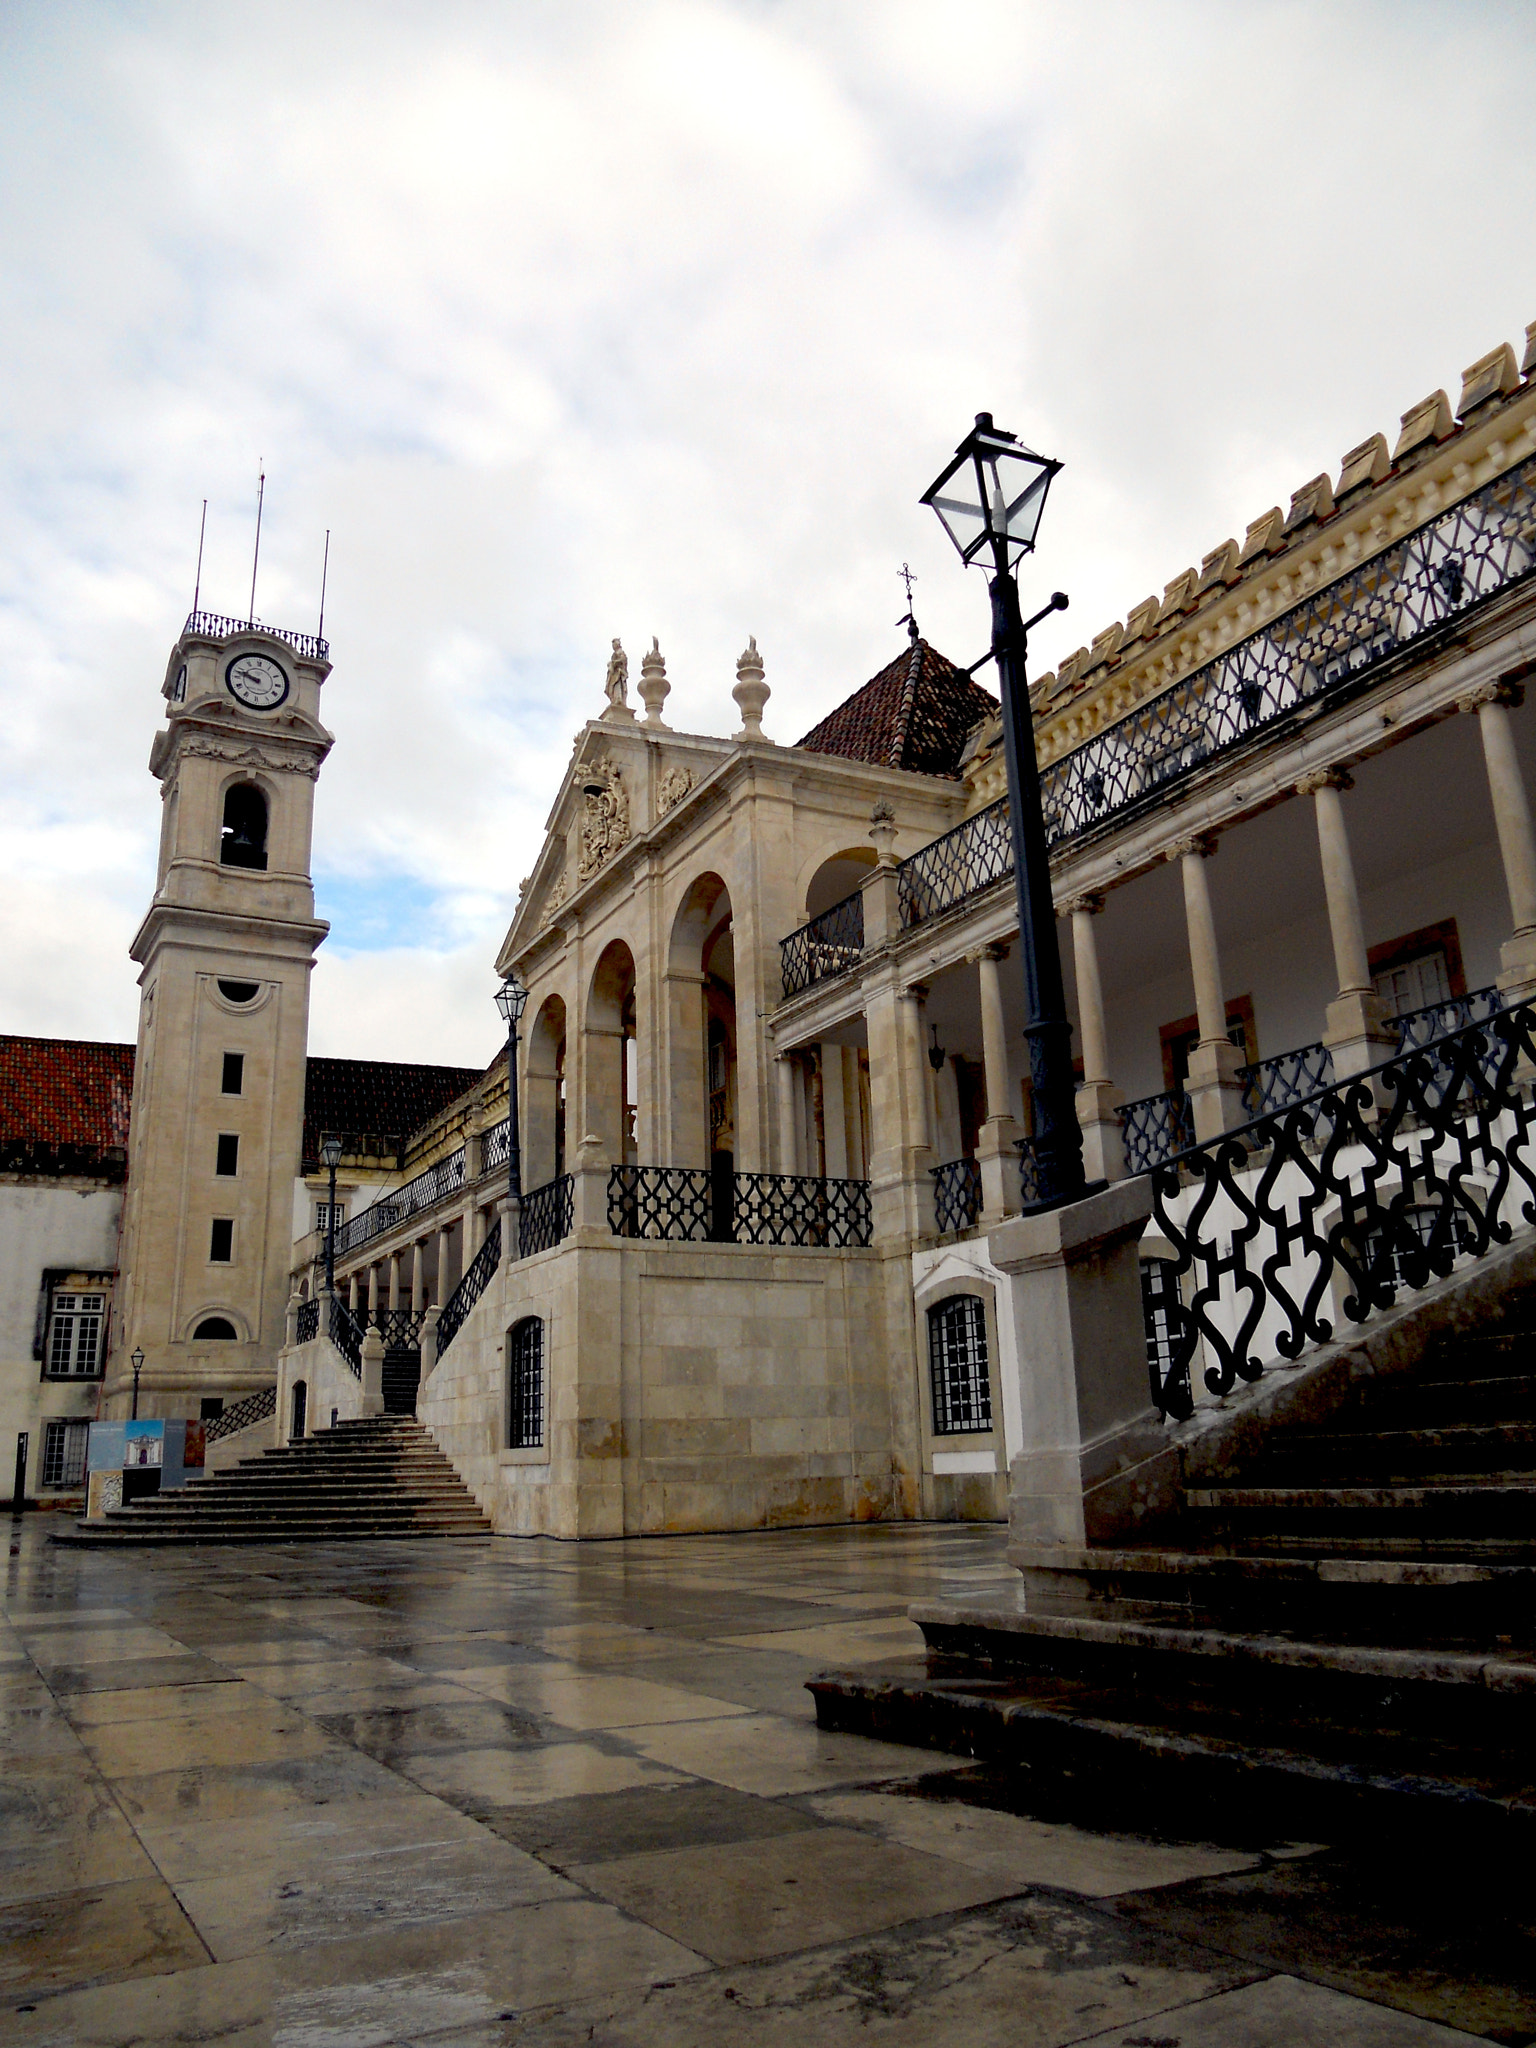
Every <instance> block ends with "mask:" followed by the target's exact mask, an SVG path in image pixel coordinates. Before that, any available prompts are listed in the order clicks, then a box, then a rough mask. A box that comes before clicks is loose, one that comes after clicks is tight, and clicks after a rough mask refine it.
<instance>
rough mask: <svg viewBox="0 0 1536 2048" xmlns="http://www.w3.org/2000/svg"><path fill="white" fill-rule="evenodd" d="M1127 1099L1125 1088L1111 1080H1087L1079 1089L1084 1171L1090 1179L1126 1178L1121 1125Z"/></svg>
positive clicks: (1078, 1108) (1079, 1126)
mask: <svg viewBox="0 0 1536 2048" xmlns="http://www.w3.org/2000/svg"><path fill="white" fill-rule="evenodd" d="M1124 1101H1125V1096H1124V1094H1123V1093H1122V1091H1121V1090H1120V1089H1118V1088H1116V1087H1114V1086H1112V1085H1111V1083H1110V1082H1108V1081H1086V1082H1084V1084H1083V1086H1082V1087H1081V1088H1079V1089H1078V1091H1077V1098H1076V1102H1077V1122H1078V1128H1079V1129H1080V1130H1081V1132H1082V1134H1083V1172H1084V1174H1085V1175H1086V1176H1087V1178H1088V1179H1089V1180H1090V1181H1097V1180H1124V1179H1125V1132H1124V1131H1123V1130H1122V1128H1121V1125H1120V1107H1121V1104H1122V1103H1123V1102H1124Z"/></svg>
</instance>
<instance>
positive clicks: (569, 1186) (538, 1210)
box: [517, 1173, 576, 1259]
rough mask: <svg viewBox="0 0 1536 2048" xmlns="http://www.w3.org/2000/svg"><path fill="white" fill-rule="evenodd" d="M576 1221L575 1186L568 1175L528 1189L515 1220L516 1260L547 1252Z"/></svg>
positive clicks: (561, 1241) (569, 1232)
mask: <svg viewBox="0 0 1536 2048" xmlns="http://www.w3.org/2000/svg"><path fill="white" fill-rule="evenodd" d="M575 1220H576V1183H575V1181H574V1180H572V1178H571V1176H570V1175H569V1174H568V1173H562V1174H561V1175H560V1177H559V1178H558V1179H557V1180H547V1181H545V1183H544V1185H543V1186H542V1187H539V1188H530V1189H529V1190H528V1192H527V1194H526V1195H524V1196H523V1202H522V1208H521V1210H520V1211H519V1214H518V1219H517V1244H518V1257H519V1258H524V1259H531V1258H532V1257H533V1255H534V1253H535V1252H547V1251H549V1250H551V1249H552V1248H553V1247H554V1246H555V1245H557V1244H561V1243H563V1242H564V1241H565V1239H566V1238H568V1237H569V1236H570V1234H571V1225H572V1223H574V1222H575Z"/></svg>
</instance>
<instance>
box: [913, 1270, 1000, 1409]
mask: <svg viewBox="0 0 1536 2048" xmlns="http://www.w3.org/2000/svg"><path fill="white" fill-rule="evenodd" d="M928 1369H929V1373H930V1375H931V1377H932V1381H933V1433H934V1435H935V1436H980V1435H983V1434H985V1432H986V1431H987V1430H989V1429H990V1428H991V1427H992V1386H991V1381H990V1379H989V1377H988V1373H987V1314H986V1309H985V1308H984V1307H983V1305H982V1303H981V1302H980V1301H979V1300H978V1299H977V1297H976V1296H975V1295H974V1294H952V1295H950V1296H949V1298H948V1299H947V1300H945V1301H940V1302H936V1303H935V1304H934V1306H933V1307H932V1308H931V1309H929V1311H928Z"/></svg>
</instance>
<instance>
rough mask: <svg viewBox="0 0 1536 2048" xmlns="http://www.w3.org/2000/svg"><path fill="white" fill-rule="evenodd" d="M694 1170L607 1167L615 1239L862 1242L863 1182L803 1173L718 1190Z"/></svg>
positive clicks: (745, 1178) (708, 1176) (748, 1176)
mask: <svg viewBox="0 0 1536 2048" xmlns="http://www.w3.org/2000/svg"><path fill="white" fill-rule="evenodd" d="M723 1179H724V1177H723V1176H716V1175H715V1174H713V1173H711V1172H709V1171H708V1169H707V1168H704V1167H698V1166H615V1167H614V1168H613V1169H612V1171H611V1172H610V1174H609V1176H608V1227H609V1229H610V1230H612V1232H613V1234H614V1236H615V1237H642V1238H663V1239H667V1240H670V1241H671V1242H673V1243H691V1244H762V1245H775V1244H777V1245H804V1246H813V1247H826V1246H832V1247H846V1246H862V1245H867V1244H868V1243H869V1241H870V1227H871V1218H870V1201H869V1183H868V1182H867V1181H862V1180H823V1179H821V1178H820V1177H819V1176H817V1175H815V1174H803V1173H737V1174H732V1175H731V1176H729V1178H728V1181H726V1183H725V1185H724V1186H722V1180H723Z"/></svg>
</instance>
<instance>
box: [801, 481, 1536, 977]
mask: <svg viewBox="0 0 1536 2048" xmlns="http://www.w3.org/2000/svg"><path fill="white" fill-rule="evenodd" d="M1533 567H1536V456H1532V457H1529V458H1528V459H1527V460H1526V461H1525V462H1523V463H1520V464H1519V465H1518V466H1517V467H1516V468H1514V469H1511V470H1507V471H1506V472H1505V474H1504V475H1503V476H1498V477H1495V478H1494V479H1493V481H1492V482H1491V483H1487V484H1484V485H1483V487H1482V489H1481V490H1479V491H1476V492H1474V493H1473V495H1472V496H1471V497H1470V498H1466V499H1463V501H1462V502H1461V503H1460V504H1459V505H1453V506H1451V507H1450V508H1449V509H1448V510H1447V511H1445V512H1442V513H1440V514H1439V515H1438V516H1437V517H1436V518H1434V519H1431V520H1429V521H1428V522H1427V523H1426V524H1425V525H1423V526H1419V527H1415V528H1414V530H1413V531H1412V532H1411V533H1408V534H1405V535H1404V536H1403V537H1402V538H1401V539H1400V540H1397V541H1394V542H1393V544H1392V545H1391V547H1389V548H1386V549H1384V550H1383V551H1382V553H1380V554H1378V555H1373V556H1372V557H1371V558H1370V560H1369V561H1366V562H1362V563H1360V564H1359V565H1358V566H1357V567H1355V568H1353V569H1351V570H1350V571H1349V572H1348V573H1347V574H1346V575H1344V576H1340V577H1337V578H1336V579H1335V580H1334V581H1333V582H1332V583H1328V584H1325V585H1324V586H1323V587H1322V588H1321V589H1320V590H1315V591H1313V592H1312V594H1311V595H1310V596H1309V597H1306V598H1304V599H1303V600H1302V601H1301V603H1299V604H1296V605H1293V606H1292V607H1291V609H1290V610H1289V611H1287V612H1282V613H1281V614H1280V615H1279V617H1278V618H1275V619H1272V620H1271V621H1270V623H1269V624H1268V625H1267V626H1265V627H1263V628H1262V629H1261V630H1260V631H1258V632H1256V633H1250V634H1249V635H1248V637H1247V638H1246V639H1244V640H1240V641H1239V642H1238V643H1237V645H1236V646H1235V647H1233V648H1231V649H1229V651H1228V652H1227V653H1225V654H1222V655H1218V656H1217V658H1216V659H1215V660H1214V661H1208V662H1206V663H1205V665H1204V666H1203V667H1202V668H1198V669H1196V670H1194V671H1193V673H1191V674H1190V675H1187V676H1185V677H1184V678H1183V680H1182V681H1180V682H1178V683H1175V684H1174V685H1173V687H1172V688H1171V689H1168V690H1165V691H1164V692H1163V693H1162V694H1161V696H1158V697H1155V698H1153V699H1152V701H1151V702H1150V703H1148V704H1143V705H1142V706H1140V708H1139V709H1137V710H1135V711H1132V712H1129V713H1127V715H1126V716H1125V717H1124V718H1122V719H1120V720H1118V721H1117V722H1116V723H1115V724H1114V725H1111V726H1107V727H1106V728H1105V729H1104V731H1103V732H1101V733H1097V734H1095V735H1094V737H1093V738H1092V739H1091V740H1087V741H1085V742H1084V743H1083V745H1082V746H1080V747H1076V748H1074V749H1073V751H1072V752H1071V753H1069V754H1063V755H1062V757H1061V758H1060V760H1058V761H1053V762H1052V763H1051V765H1050V766H1049V767H1048V768H1046V769H1044V770H1043V771H1042V773H1041V776H1040V802H1041V806H1042V808H1043V810H1044V813H1045V830H1046V839H1047V841H1048V843H1049V844H1050V845H1051V846H1053V847H1055V846H1061V845H1065V844H1066V843H1067V842H1068V841H1070V840H1073V839H1076V838H1078V837H1080V836H1081V835H1082V834H1083V833H1085V832H1089V831H1092V830H1093V829H1094V828H1095V827H1097V826H1100V825H1103V824H1104V823H1105V822H1106V821H1107V820H1109V819H1111V818H1117V817H1121V816H1126V815H1130V814H1133V813H1134V812H1136V811H1138V810H1140V809H1143V808H1145V807H1147V806H1148V805H1150V804H1152V803H1155V802H1157V801H1159V800H1160V799H1161V798H1162V797H1163V795H1164V794H1165V793H1166V791H1167V789H1168V787H1169V785H1170V784H1172V783H1174V782H1177V781H1180V780H1181V779H1182V778H1183V777H1185V776H1187V775H1190V774H1192V773H1193V772H1194V771H1195V769H1197V768H1199V767H1201V766H1202V765H1203V764H1204V763H1205V762H1207V761H1211V760H1214V759H1216V758H1217V757H1218V756H1219V755H1221V754H1224V753H1227V752H1228V751H1229V750H1230V749H1232V748H1234V747H1237V746H1240V745H1242V744H1243V743H1244V742H1245V741H1247V740H1250V739H1252V738H1253V737H1254V736H1255V735H1256V734H1258V733H1261V732H1263V731H1265V730H1266V729H1268V728H1270V727H1272V726H1276V725H1278V724H1279V723H1280V722H1281V721H1282V720H1283V719H1285V718H1287V717H1288V716H1290V714H1291V713H1293V712H1295V711H1296V710H1297V709H1298V708H1299V707H1301V706H1302V705H1308V704H1321V703H1323V702H1326V701H1328V700H1340V699H1343V698H1347V697H1350V696H1353V695H1354V694H1355V693H1356V692H1357V691H1359V690H1361V689H1363V688H1364V687H1365V686H1366V684H1367V683H1368V682H1369V680H1370V678H1371V677H1372V676H1373V675H1374V674H1375V672H1376V671H1377V670H1378V669H1380V668H1381V667H1382V666H1383V665H1384V664H1385V663H1387V662H1389V661H1391V660H1392V659H1393V658H1394V657H1395V656H1397V655H1400V654H1402V653H1404V652H1405V651H1406V650H1407V649H1409V648H1412V647H1415V646H1417V645H1419V644H1420V643H1421V642H1426V641H1429V640H1431V639H1432V638H1433V637H1434V636H1435V635H1437V634H1440V633H1443V632H1444V631H1446V630H1447V629H1448V628H1451V627H1459V626H1460V625H1461V624H1462V623H1463V622H1464V621H1465V620H1466V619H1467V618H1468V617H1469V616H1471V615H1472V614H1473V613H1474V612H1476V611H1477V610H1478V608H1479V607H1480V606H1482V605H1484V604H1486V603H1488V602H1489V601H1490V600H1491V599H1493V598H1495V597H1497V596H1498V595H1499V594H1500V593H1501V592H1503V591H1506V590H1509V589H1511V588H1512V587H1513V586H1514V585H1515V584H1517V583H1520V582H1522V581H1523V580H1524V579H1525V578H1526V577H1528V576H1529V575H1530V574H1531V573H1532V570H1533ZM1012 872H1013V849H1012V846H1011V844H1010V843H1009V833H1008V808H1007V801H1006V799H1004V800H1003V801H1001V802H999V803H995V804H992V805H990V806H989V807H988V808H987V809H986V810H984V811H978V812H977V813H976V815H975V816H974V817H972V818H967V819H966V820H965V822H964V823H963V824H961V825H957V826H956V827H955V828H954V830H953V831H951V832H946V833H945V834H944V835H943V837H942V838H940V839H936V840H934V841H933V842H932V844H931V845H928V846H925V847H922V848H920V849H919V851H918V852H916V853H914V854H910V855H909V856H908V857H907V859H906V860H904V861H902V862H901V864H900V876H899V882H898V887H899V890H900V896H901V906H902V921H903V923H904V924H906V925H915V924H921V923H923V922H925V921H926V920H927V919H929V918H933V917H937V916H938V915H939V914H940V913H941V912H942V911H945V910H948V909H951V908H952V907H953V906H954V905H955V904H957V903H963V902H965V901H966V900H967V899H968V898H969V897H972V896H975V895H977V894H979V893H980V892H981V891H982V890H983V889H988V888H990V887H992V885H993V884H994V883H996V882H1000V881H1001V880H1002V879H1003V878H1004V877H1005V876H1006V875H1009V874H1011V873H1012ZM837 907H838V908H841V907H842V906H837ZM824 915H825V916H827V917H830V916H832V915H833V912H831V911H828V912H826V913H824ZM821 921H822V920H820V919H813V920H812V922H811V923H810V924H808V925H803V926H802V927H801V928H800V930H799V931H796V932H792V933H791V934H790V936H789V937H788V938H787V939H784V940H782V941H781V942H780V943H781V947H782V950H783V954H784V962H785V974H784V993H785V995H786V997H788V996H792V995H795V994H798V992H799V991H800V990H801V989H803V988H808V987H809V986H810V985H811V984H812V983H813V982H816V981H825V980H827V979H828V978H829V977H830V976H831V975H834V974H841V973H843V972H845V971H846V970H847V969H848V968H850V967H852V966H855V965H856V964H857V960H858V956H859V953H860V952H861V951H862V949H863V932H862V926H861V929H860V935H859V939H858V942H857V946H856V948H855V949H854V951H853V952H852V953H851V954H849V955H848V956H847V957H846V958H841V959H839V958H838V955H837V953H836V950H835V949H829V950H828V951H826V952H825V953H823V954H821V955H816V956H814V958H815V968H816V971H814V972H810V971H806V968H807V967H808V965H809V964H810V961H811V957H812V955H811V948H812V941H811V938H810V934H811V933H812V932H813V930H814V928H815V926H816V925H817V924H819V923H820V922H821ZM791 963H793V964H794V970H795V975H796V977H798V978H794V979H792V977H791Z"/></svg>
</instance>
